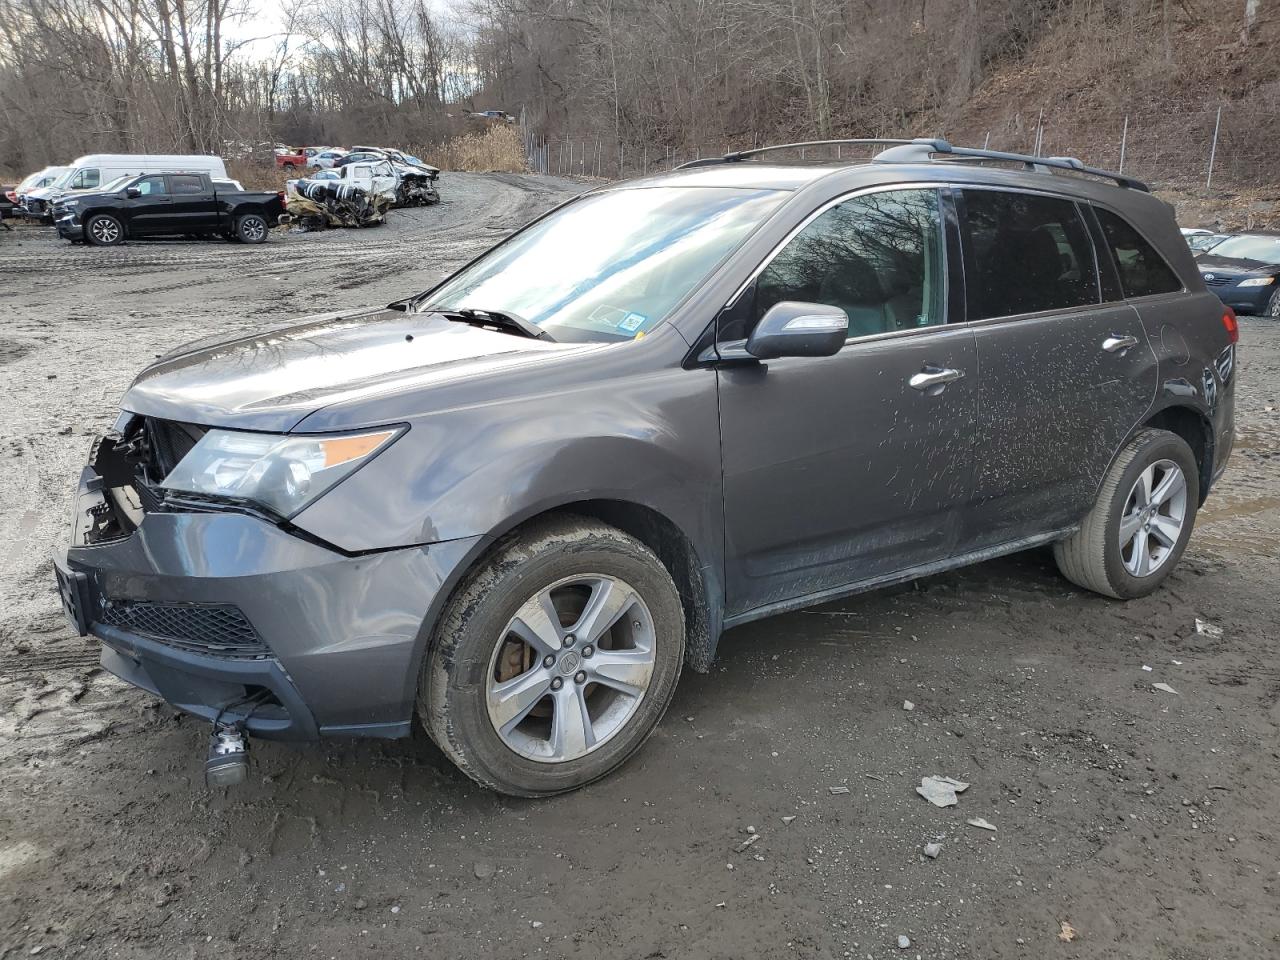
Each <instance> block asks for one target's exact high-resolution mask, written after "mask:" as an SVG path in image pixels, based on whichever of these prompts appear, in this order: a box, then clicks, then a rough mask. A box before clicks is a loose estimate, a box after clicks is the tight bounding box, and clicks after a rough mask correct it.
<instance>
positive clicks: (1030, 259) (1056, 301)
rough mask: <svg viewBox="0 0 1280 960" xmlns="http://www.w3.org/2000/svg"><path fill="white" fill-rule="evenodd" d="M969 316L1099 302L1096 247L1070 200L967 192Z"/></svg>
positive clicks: (1062, 308) (966, 231) (965, 198)
mask: <svg viewBox="0 0 1280 960" xmlns="http://www.w3.org/2000/svg"><path fill="white" fill-rule="evenodd" d="M964 206H965V214H966V215H965V221H966V222H965V228H964V241H965V290H966V294H967V300H968V307H969V319H970V320H984V319H986V318H988V317H1008V316H1013V315H1014V314H1019V313H1037V312H1039V311H1042V310H1065V309H1069V308H1071V307H1079V306H1083V305H1084V304H1089V303H1098V302H1099V294H1098V271H1097V267H1096V266H1095V264H1094V259H1093V244H1092V242H1091V241H1090V240H1089V234H1088V231H1087V230H1086V229H1085V225H1084V221H1083V220H1082V219H1081V218H1080V213H1079V211H1077V210H1076V205H1075V204H1074V203H1072V202H1071V201H1070V200H1059V199H1057V198H1055V197H1041V196H1036V195H1034V194H1029V193H1003V192H1001V191H998V190H966V191H965V192H964Z"/></svg>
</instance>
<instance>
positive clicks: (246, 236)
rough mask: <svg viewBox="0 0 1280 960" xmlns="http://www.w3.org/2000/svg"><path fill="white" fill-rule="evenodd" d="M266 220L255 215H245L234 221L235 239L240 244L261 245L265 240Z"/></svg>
mask: <svg viewBox="0 0 1280 960" xmlns="http://www.w3.org/2000/svg"><path fill="white" fill-rule="evenodd" d="M267 229H268V228H267V219H266V217H262V216H259V215H258V214H256V213H246V214H245V215H244V216H242V217H240V218H239V219H238V220H236V237H237V238H239V240H240V242H241V243H262V242H263V241H264V240H266V239H267Z"/></svg>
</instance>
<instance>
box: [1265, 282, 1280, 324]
mask: <svg viewBox="0 0 1280 960" xmlns="http://www.w3.org/2000/svg"><path fill="white" fill-rule="evenodd" d="M1265 313H1266V315H1267V316H1268V317H1270V318H1271V319H1272V320H1280V286H1277V287H1276V289H1275V290H1273V291H1272V293H1271V299H1270V300H1268V301H1267V309H1266V311H1265Z"/></svg>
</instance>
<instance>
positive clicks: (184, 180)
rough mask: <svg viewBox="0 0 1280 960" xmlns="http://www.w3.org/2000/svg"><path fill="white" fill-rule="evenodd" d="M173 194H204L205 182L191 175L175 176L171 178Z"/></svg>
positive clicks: (170, 183) (170, 187) (170, 186)
mask: <svg viewBox="0 0 1280 960" xmlns="http://www.w3.org/2000/svg"><path fill="white" fill-rule="evenodd" d="M169 191H170V192H171V193H188V194H190V193H204V182H203V181H202V180H201V179H200V178H199V177H196V176H192V175H191V174H181V173H180V174H175V175H174V176H171V177H170V178H169Z"/></svg>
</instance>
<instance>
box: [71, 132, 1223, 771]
mask: <svg viewBox="0 0 1280 960" xmlns="http://www.w3.org/2000/svg"><path fill="white" fill-rule="evenodd" d="M878 143H880V144H882V145H885V146H887V147H888V149H884V150H883V152H881V153H879V154H878V155H877V156H876V157H875V159H874V160H872V161H870V162H865V161H864V162H857V163H848V162H846V163H839V164H812V163H811V164H800V165H796V164H786V163H776V162H774V163H771V162H767V161H766V160H764V159H762V157H763V156H765V155H766V153H765V151H753V152H751V153H744V154H731V155H729V156H726V157H724V158H721V159H717V160H714V161H701V162H699V163H696V164H692V165H688V166H687V167H686V168H682V169H679V170H676V171H673V172H671V173H668V174H665V175H660V176H655V177H649V178H647V179H643V180H638V181H634V182H630V183H624V184H619V185H610V186H607V187H603V188H601V189H598V190H595V191H593V192H590V193H588V194H586V195H584V196H581V197H579V198H577V199H574V200H572V201H570V202H569V203H566V204H564V205H563V206H561V207H559V208H557V209H556V210H553V211H552V212H550V213H548V214H546V215H545V216H543V217H542V218H540V219H538V220H536V221H534V222H533V223H531V224H530V225H528V226H527V227H525V228H524V229H523V230H521V231H520V232H518V233H516V234H515V235H513V236H511V237H509V238H508V239H506V240H505V241H503V242H502V243H500V244H498V245H497V246H496V247H494V248H493V249H492V250H490V251H489V252H487V253H485V254H484V255H483V256H481V257H479V258H478V259H476V260H475V261H473V262H472V263H471V264H469V265H468V266H466V267H464V268H463V269H461V270H459V271H458V272H457V273H455V274H454V275H453V276H451V277H449V278H448V279H446V280H444V281H443V282H442V283H440V284H439V285H437V286H436V287H434V288H433V289H431V290H428V291H427V292H425V293H423V294H421V295H418V296H415V297H413V298H411V299H406V300H403V301H400V302H397V303H393V304H391V305H390V306H388V307H381V308H372V309H367V310H360V311H355V312H346V313H339V314H332V315H328V316H322V317H315V318H311V319H308V320H306V321H304V322H301V323H299V324H297V325H294V326H290V327H287V328H283V329H276V330H273V331H271V332H267V333H263V334H261V335H259V336H250V337H244V338H240V339H233V340H225V341H222V342H218V343H207V344H195V345H190V346H187V347H184V348H181V349H179V350H176V351H175V352H173V353H171V354H169V355H168V356H166V357H164V358H162V359H160V360H159V361H157V362H156V363H153V364H152V365H151V366H149V367H148V368H147V369H145V370H144V371H143V372H142V373H141V374H140V375H139V376H138V378H137V380H136V381H135V382H134V383H133V385H132V386H131V387H130V388H129V391H128V393H127V394H126V395H125V397H124V401H123V411H124V412H123V413H122V414H121V415H120V418H119V420H118V421H117V422H116V424H115V426H114V429H112V430H111V431H110V432H109V433H107V434H106V435H105V436H104V437H102V438H101V439H100V440H99V441H98V442H97V443H96V445H95V447H94V450H93V453H92V457H91V462H90V463H89V465H88V466H87V467H86V468H85V469H84V472H83V474H82V476H81V479H80V485H79V493H78V499H77V502H76V507H75V511H74V529H73V531H72V533H71V540H70V544H69V546H68V547H67V548H66V549H64V550H62V551H60V552H59V554H58V556H57V558H56V569H57V576H58V583H59V588H60V590H61V593H62V597H63V600H64V604H65V606H66V609H67V611H68V613H69V615H70V617H71V620H72V622H73V623H74V624H75V626H76V628H77V629H78V630H79V631H80V632H81V633H92V634H93V635H94V636H96V637H97V638H99V639H100V640H101V642H102V663H103V666H104V667H106V669H108V670H109V671H111V672H112V673H114V674H116V675H117V676H119V677H122V678H123V679H125V680H126V681H128V682H129V683H132V684H134V685H136V686H139V687H141V688H143V689H145V690H148V691H150V692H152V693H154V694H157V695H159V696H161V697H163V698H164V699H166V700H168V701H169V702H170V703H172V704H173V705H175V706H176V707H178V708H179V709H181V710H184V711H187V712H189V713H192V714H195V715H197V716H200V717H203V718H205V719H206V720H208V721H209V722H210V723H211V724H212V725H213V736H212V746H211V756H210V760H209V763H210V765H211V766H210V768H209V769H210V770H211V771H214V772H215V773H216V774H217V775H211V779H212V781H213V782H229V781H232V780H234V779H235V778H236V777H237V776H239V775H241V773H238V772H237V770H240V771H242V769H243V765H242V761H243V756H244V750H245V749H246V746H247V743H248V741H247V739H245V738H246V737H249V736H256V737H271V738H282V739H311V738H316V737H319V736H374V737H403V736H406V735H408V734H409V733H410V731H411V728H412V725H413V722H414V718H415V715H416V717H418V718H419V719H420V720H421V722H422V723H423V724H424V726H425V727H426V729H427V731H428V732H429V733H430V735H431V736H432V738H433V739H434V740H435V741H436V743H438V744H439V746H440V748H441V749H442V750H443V751H444V752H445V753H446V754H447V755H448V756H449V757H450V758H451V759H452V760H453V761H454V762H455V763H456V764H457V765H458V766H459V767H460V768H461V769H462V770H463V771H465V772H466V773H467V774H468V775H469V776H471V777H473V778H474V779H475V780H477V781H479V782H480V783H482V784H485V785H487V786H489V787H492V788H493V789H495V790H500V791H503V792H506V793H511V794H517V795H524V796H543V795H550V794H555V793H558V792H561V791H565V790H570V789H573V788H575V787H578V786H581V785H582V784H585V783H588V782H589V781H591V780H594V779H595V778H597V777H600V776H602V775H604V774H606V773H608V772H609V771H610V770H612V769H613V768H615V767H616V766H618V765H619V764H620V763H622V762H623V761H624V760H626V759H627V757H629V756H630V755H631V754H632V753H634V752H635V751H636V750H637V749H638V748H639V747H640V745H641V744H642V743H643V742H644V740H645V738H646V737H648V735H649V734H650V733H651V732H652V731H653V729H654V727H655V725H656V724H657V723H658V720H659V719H660V718H661V716H662V714H663V711H664V710H665V709H666V707H667V705H668V703H669V702H670V700H671V697H672V693H673V691H674V689H675V685H676V681H677V679H678V678H679V676H680V671H681V668H682V667H683V666H684V665H685V664H686V663H687V664H688V665H689V666H690V667H691V668H693V669H694V670H698V671H705V670H707V669H708V667H709V665H710V664H711V662H712V658H713V656H714V654H715V650H716V645H717V642H718V641H719V639H720V636H721V634H722V633H723V632H724V631H725V630H726V629H727V628H729V627H733V626H736V625H738V624H742V623H746V622H748V621H750V620H755V619H757V618H760V617H765V616H768V615H770V614H774V613H779V612H782V611H786V610H793V609H796V608H798V607H804V606H807V605H810V604H816V603H822V602H825V601H829V600H833V599H835V598H838V597H845V596H848V595H850V594H854V593H857V592H859V591H865V590H869V589H873V588H876V587H880V586H883V585H886V584H892V583H897V582H901V581H905V580H909V579H911V578H915V577H920V576H924V575H927V574H931V573H936V572H938V571H941V570H946V569H949V568H952V567H957V566H960V565H962V564H969V563H974V562H977V561H980V560H985V559H987V558H990V557H995V556H998V555H1001V554H1007V553H1011V552H1013V551H1018V550H1025V549H1027V548H1030V547H1035V546H1037V545H1043V544H1052V545H1053V549H1054V553H1055V556H1056V558H1057V561H1058V565H1059V567H1060V568H1061V570H1062V572H1063V574H1064V575H1065V576H1066V577H1067V578H1068V579H1069V580H1071V581H1072V582H1074V583H1076V584H1078V585H1079V586H1081V587H1084V588H1086V589H1088V590H1092V591H1095V592H1096V593H1099V594H1102V595H1104V596H1106V597H1111V598H1119V599H1127V598H1132V597H1139V596H1143V595H1145V594H1147V593H1149V592H1151V591H1152V590H1154V589H1155V588H1156V587H1157V586H1158V585H1159V584H1160V583H1161V581H1163V580H1164V579H1165V578H1166V577H1167V576H1168V575H1169V574H1170V572H1171V571H1172V569H1173V568H1174V566H1175V565H1176V564H1177V562H1178V558H1179V556H1180V555H1181V553H1182V551H1183V549H1184V548H1185V546H1186V543H1187V540H1188V538H1189V537H1190V535H1191V530H1192V525H1193V524H1194V521H1195V517H1196V510H1197V508H1198V507H1199V506H1200V504H1201V503H1203V501H1204V499H1205V497H1206V496H1207V495H1208V493H1209V490H1210V488H1211V487H1212V485H1213V483H1214V481H1215V480H1216V479H1217V477H1218V476H1219V475H1220V474H1221V473H1222V470H1223V469H1224V466H1225V464H1226V461H1227V456H1228V454H1229V452H1230V450H1231V444H1232V434H1233V411H1232V408H1233V369H1234V365H1235V364H1234V359H1235V342H1236V338H1237V328H1236V321H1235V317H1234V315H1233V314H1232V313H1231V311H1230V310H1229V309H1224V307H1223V305H1222V304H1221V303H1220V302H1219V301H1218V299H1217V298H1216V297H1215V296H1214V295H1213V294H1212V293H1209V292H1208V291H1207V290H1206V289H1205V286H1204V283H1203V281H1202V280H1201V278H1200V274H1199V272H1198V271H1197V269H1196V265H1195V263H1194V262H1193V261H1192V257H1191V252H1190V251H1189V250H1188V248H1187V245H1186V243H1185V242H1184V241H1183V240H1182V238H1181V236H1180V234H1179V232H1178V228H1177V226H1176V224H1175V222H1174V218H1173V216H1172V213H1171V211H1170V208H1169V207H1168V206H1167V205H1166V204H1164V203H1163V202H1161V201H1159V200H1157V199H1155V198H1154V197H1153V196H1151V194H1150V193H1149V192H1148V191H1147V189H1146V187H1145V186H1144V185H1143V184H1141V183H1139V182H1137V181H1135V180H1132V179H1130V178H1127V177H1124V176H1121V175H1118V174H1111V173H1107V172H1105V171H1100V170H1094V169H1092V168H1088V167H1084V166H1083V165H1081V164H1080V162H1079V161H1076V160H1072V159H1069V158H1050V159H1045V158H1032V157H1023V156H1019V155H1013V154H1000V153H991V152H987V151H977V150H965V149H961V148H958V147H953V146H952V145H950V144H948V143H946V142H945V141H939V140H918V141H907V142H898V143H896V144H885V142H883V141H878ZM223 762H225V763H226V764H228V765H229V766H228V767H226V768H225V769H222V770H221V772H218V770H217V768H218V765H219V764H220V763H223ZM237 764H239V765H240V766H239V767H238V768H237V766H236V765H237ZM223 774H226V775H225V776H223Z"/></svg>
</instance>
